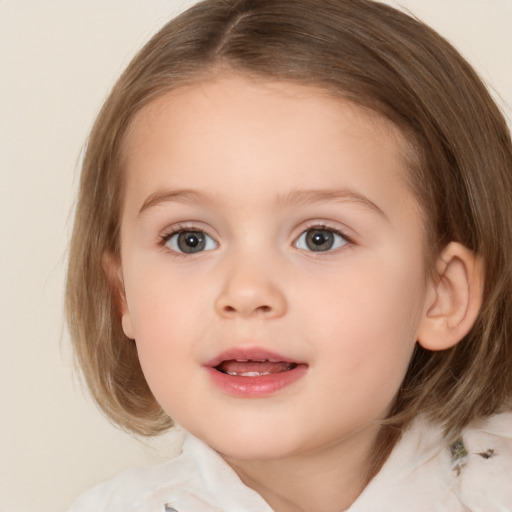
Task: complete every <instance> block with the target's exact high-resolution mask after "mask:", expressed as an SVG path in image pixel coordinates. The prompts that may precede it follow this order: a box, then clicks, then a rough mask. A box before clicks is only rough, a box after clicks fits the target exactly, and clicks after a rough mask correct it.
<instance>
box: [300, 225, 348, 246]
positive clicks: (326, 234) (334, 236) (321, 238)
mask: <svg viewBox="0 0 512 512" xmlns="http://www.w3.org/2000/svg"><path fill="white" fill-rule="evenodd" d="M347 243H348V240H347V239H346V238H345V237H344V236H343V235H342V234H341V233H339V232H337V231H335V230H333V229H328V228H311V229H308V230H307V231H304V232H303V233H301V235H300V236H299V238H298V239H297V241H296V242H295V247H297V249H304V250H306V251H313V252H327V251H331V250H333V249H338V248H339V247H342V246H344V245H345V244H347Z"/></svg>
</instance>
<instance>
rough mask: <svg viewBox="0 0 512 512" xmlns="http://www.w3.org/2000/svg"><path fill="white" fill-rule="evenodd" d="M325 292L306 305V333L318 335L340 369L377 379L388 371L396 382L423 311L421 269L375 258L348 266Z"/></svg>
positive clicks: (406, 363)
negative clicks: (356, 266)
mask: <svg viewBox="0 0 512 512" xmlns="http://www.w3.org/2000/svg"><path fill="white" fill-rule="evenodd" d="M324 292H325V293H323V297H322V300H321V301H318V302H316V303H312V304H311V305H310V307H308V308H307V309H308V310H309V312H310V315H312V316H313V318H311V322H310V325H311V326H312V327H313V329H311V330H309V332H308V335H309V337H311V338H313V337H318V338H319V339H320V340H323V342H322V343H323V345H324V347H325V350H326V351H329V352H330V353H331V354H332V356H333V357H335V358H336V360H337V361H338V363H337V365H336V366H337V367H338V368H339V369H340V371H344V372H346V374H351V375H360V376H361V377H364V378H365V379H369V380H374V377H375V381H376V382H377V381H378V376H380V377H381V378H382V377H383V376H385V375H389V379H388V381H389V382H392V383H393V385H396V384H397V383H398V385H399V382H400V381H401V378H402V377H403V374H404V372H405V370H406V368H407V366H408V363H409V360H410V357H411V355H412V351H413V349H414V346H415V343H416V332H417V328H418V325H419V322H420V319H421V315H422V311H423V297H424V293H425V284H424V277H423V273H422V272H421V271H417V269H416V268H415V267H414V268H411V267H409V268H408V267H407V266H406V265H405V264H403V262H402V264H400V262H397V263H395V262H391V263H390V262H387V264H382V265H377V264H375V263H374V264H373V265H368V266H365V267H364V268H362V269H350V270H349V271H347V272H346V273H345V274H344V275H340V276H339V277H338V278H337V279H336V280H333V281H332V282H331V283H330V284H329V287H328V288H327V289H326V290H325V291H324ZM383 382H386V379H383Z"/></svg>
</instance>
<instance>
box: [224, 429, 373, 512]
mask: <svg viewBox="0 0 512 512" xmlns="http://www.w3.org/2000/svg"><path fill="white" fill-rule="evenodd" d="M377 434H378V427H372V428H371V429H367V430H365V431H361V432H358V433H357V434H354V435H353V436H352V437H351V438H350V439H345V440H343V441H340V442H336V443H333V444H330V445H328V446H325V447H323V448H322V449H321V450H314V451H313V450H311V451H304V452H302V453H298V454H294V455H291V456H289V457H286V458H282V459H277V460H273V459H272V460H242V461H241V460H233V459H230V458H226V461H227V462H228V464H230V465H231V466H232V467H233V469H234V470H235V471H236V472H237V473H238V475H239V476H240V478H241V479H242V481H243V482H244V483H245V484H246V485H247V486H248V487H251V488H252V489H254V490H255V491H256V492H258V493H259V494H260V495H261V496H262V497H263V498H264V499H265V500H266V502H267V503H268V504H269V505H270V507H271V508H272V509H273V510H274V511H275V512H310V511H311V510H314V511H315V512H340V511H342V510H345V509H347V508H349V507H350V505H352V503H353V502H354V501H355V500H356V499H357V497H358V496H359V494H360V493H361V492H362V491H363V489H364V488H365V486H366V485H367V484H368V481H369V479H370V475H371V473H372V459H371V452H372V448H373V446H374V442H375V440H376V438H377Z"/></svg>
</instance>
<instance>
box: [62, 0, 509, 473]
mask: <svg viewBox="0 0 512 512" xmlns="http://www.w3.org/2000/svg"><path fill="white" fill-rule="evenodd" d="M227 71H228V72H231V73H233V72H234V73H239V74H243V75H245V76H249V77H254V78H255V79H259V78H262V79H270V80H280V81H290V82H294V83H299V84H305V85H312V86H316V87H321V88H323V89H324V90H326V91H327V92H329V93H331V94H332V95H333V96H334V97H340V98H344V99H348V100H350V101H352V102H353V103H354V104H356V105H359V106H362V107H364V108H369V109H371V110H373V111H374V112H376V113H378V114H379V115H381V116H383V117H384V118H386V119H388V120H390V121H391V122H392V123H394V125H395V126H396V127H397V128H398V129H399V130H400V132H401V133H402V135H403V136H404V138H405V139H406V141H407V143H408V146H409V148H410V151H409V152H408V153H410V154H409V156H408V157H407V159H408V162H407V165H408V170H409V176H408V178H409V183H410V186H411V188H412V190H413V192H414V194H415V196H416V197H417V200H418V202H419V204H420V206H421V209H422V212H423V215H424V219H425V225H426V229H425V231H426V235H425V247H426V261H428V262H432V261H434V259H435V257H436V256H437V255H438V254H439V252H440V251H441V250H442V248H443V247H444V246H445V245H446V244H447V243H448V242H450V241H456V242H459V243H461V244H463V245H464V246H466V247H467V248H469V249H471V250H472V251H474V252H475V253H476V254H478V255H479V256H480V257H481V259H482V260H483V266H484V279H485V285H484V294H483V303H482V307H481V310H480V313H479V316H478V318H477V320H476V323H475V324H474V326H473V328H472V329H471V331H470V332H469V333H468V334H467V336H465V338H464V339H463V340H462V341H461V342H459V343H458V344H456V345H455V346H454V347H452V348H450V349H448V350H444V351H439V352H432V351H428V350H425V349H423V348H422V347H420V346H419V344H417V347H416V349H415V352H414V354H413V357H412V360H411V363H410V366H409V369H408V372H407V374H406V376H405V379H404V381H403V383H402V385H401V387H400V389H399V391H398V394H397V396H396V398H395V401H394V404H393V408H392V410H391V412H390V415H389V418H388V419H387V420H386V421H385V423H384V424H385V425H387V427H383V429H382V432H381V436H380V438H379V441H378V443H380V444H379V446H378V447H377V448H378V449H377V450H376V451H375V453H376V460H377V459H379V457H380V458H381V459H382V458H383V457H384V456H385V454H386V453H387V451H388V450H389V447H390V446H391V445H392V444H393V443H394V441H396V438H397V434H396V433H397V432H399V431H400V430H401V429H403V428H404V427H405V426H406V425H407V424H408V423H409V422H410V421H411V420H412V419H413V418H414V417H415V416H417V415H418V414H420V413H425V414H427V415H429V416H430V417H431V418H432V419H433V420H435V421H437V422H439V424H441V425H442V426H443V427H444V429H445V431H446V432H447V433H450V435H456V434H457V433H458V432H459V431H460V429H461V428H462V427H464V426H465V425H466V424H467V423H468V422H470V421H471V420H472V419H474V418H476V417H481V416H486V415H490V414H492V413H494V412H497V411H499V410H502V409H504V408H508V407H510V398H511V396H512V340H511V336H512V315H511V303H512V301H511V297H512V257H511V254H512V251H511V249H512V144H511V139H510V131H509V129H508V127H507V124H506V121H505V119H504V117H503V115H502V114H501V113H500V111H499V109H498V107H497V106H496V104H495V102H494V101H493V99H492V98H491V96H490V94H489V92H488V91H487V90H486V87H485V86H484V85H483V83H482V81H481V80H480V79H479V77H478V76H477V74H476V73H475V72H474V70H473V69H472V68H471V66H470V65H469V64H468V63H467V62H466V61H465V60H464V58H463V57H461V55H460V54H459V53H458V52H457V51H456V50H455V49H454V48H453V47H452V46H451V45H450V44H449V43H448V42H447V41H446V40H445V39H443V38H442V37H441V36H440V35H439V34H437V33H436V32H435V31H434V30H432V29H430V28H429V27H428V26H426V25H425V24H423V23H421V22H420V21H418V20H416V19H414V18H413V17H411V16H409V15H407V14H405V13H403V12H400V11H398V10H396V9H394V8H391V7H389V6H387V5H384V4H381V3H378V2H374V1H370V0H205V1H203V2H200V3H198V4H196V5H194V6H193V7H192V8H190V9H189V10H187V11H185V12H184V13H182V14H181V15H180V16H178V17H177V18H175V19H173V20H172V21H170V22H169V23H168V24H167V25H165V26H164V27H163V28H162V29H161V30H160V32H158V33H157V34H156V35H155V36H154V37H153V38H152V39H151V40H150V41H149V42H148V43H147V44H146V45H145V47H144V48H143V49H142V50H141V51H140V52H139V53H138V54H137V55H136V56H135V58H134V59H133V60H132V62H131V63H130V64H129V66H128V68H127V69H126V70H125V72H124V73H123V74H122V76H121V77H120V79H119V80H118V82H117V83H116V85H115V86H114V88H113V90H112V92H111V94H110V96H109V97H108V99H107V100H106V102H105V104H104V106H103V108H102V110H101V112H100V113H99V115H98V118H97V120H96V122H95V124H94V127H93V129H92V132H91V134H90V137H89V140H88V143H87V148H86V151H85V156H84V160H83V166H82V171H81V179H80V189H79V197H78V203H77V208H76V215H75V221H74V230H73V235H72V239H71V245H70V253H69V268H68V277H67V290H66V310H67V320H68V325H69V330H70V333H71V339H72V342H73V345H74V349H75V353H76V357H77V361H78V364H79V366H80V368H81V370H82V373H83V376H84V378H85V381H86V383H87V385H88V387H89V389H90V391H91V393H92V395H93V397H94V398H95V400H96V401H97V403H98V404H99V405H100V407H101V408H102V409H103V411H104V412H105V413H106V414H107V415H108V416H109V417H110V418H111V419H112V420H113V421H115V422H116V423H117V424H119V425H120V426H122V427H123V428H126V429H128V430H131V431H133V432H135V433H137V434H142V435H153V434H157V433H160V432H163V431H164V430H166V429H167V428H169V427H170V426H171V425H172V420H171V419H170V418H169V417H168V416H167V414H166V413H165V412H164V411H163V410H162V409H161V407H160V405H159V404H158V403H157V402H156V400H155V398H154V396H153V394H152V393H151V390H150V389H149V387H148V385H147V383H146V380H145V378H144V375H143V373H142V370H141V367H140V364H139V360H138V357H137V349H136V344H135V343H134V342H133V341H132V340H129V339H128V338H127V337H126V336H125V335H124V333H123V330H122V328H121V321H120V312H119V291H118V290H117V289H116V286H115V285H114V284H113V283H114V279H113V278H112V276H110V275H109V272H108V270H107V269H106V268H105V265H104V262H105V257H106V256H108V257H112V256H114V257H116V256H118V255H119V225H120V217H121V208H122V201H123V168H122V167H123V166H122V153H123V141H124V139H125V135H126V133H127V130H128V129H129V127H130V123H131V121H132V119H133V118H134V115H135V114H136V113H137V112H138V111H139V110H140V109H141V108H142V107H144V106H145V105H147V104H148V103H149V102H151V101H152V100H154V99H155V98H157V97H159V96H161V95H162V94H165V93H166V92H168V91H171V90H173V89H175V88H177V87H180V86H183V85H186V84H190V83H194V82H197V81H200V80H204V79H208V77H209V76H215V75H217V74H219V73H225V72H227ZM176 393H179V390H178V389H177V390H176ZM377 463H378V462H377Z"/></svg>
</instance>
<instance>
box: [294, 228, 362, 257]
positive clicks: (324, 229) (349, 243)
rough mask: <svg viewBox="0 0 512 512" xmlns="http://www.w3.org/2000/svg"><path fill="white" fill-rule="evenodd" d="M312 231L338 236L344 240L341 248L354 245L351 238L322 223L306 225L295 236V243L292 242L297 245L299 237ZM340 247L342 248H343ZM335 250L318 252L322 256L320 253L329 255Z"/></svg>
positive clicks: (337, 229)
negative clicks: (326, 232)
mask: <svg viewBox="0 0 512 512" xmlns="http://www.w3.org/2000/svg"><path fill="white" fill-rule="evenodd" d="M312 230H318V231H330V232H331V233H334V234H335V235H338V236H340V237H341V238H343V239H344V240H345V242H346V243H345V244H343V246H346V245H354V240H353V238H352V237H350V236H348V235H346V234H345V233H344V232H343V231H341V230H340V229H339V228H334V227H332V226H329V225H327V224H324V223H320V224H319V223H314V222H313V223H312V224H311V225H307V226H306V227H305V229H303V230H302V231H301V232H300V234H299V236H297V237H296V238H295V241H294V245H295V244H296V243H297V241H298V240H299V239H300V237H302V236H303V235H304V233H307V232H308V231H312ZM343 246H342V247H343ZM335 251H336V249H334V250H329V251H321V252H319V255H320V254H322V253H324V254H325V253H329V252H335ZM310 252H314V251H310Z"/></svg>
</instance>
